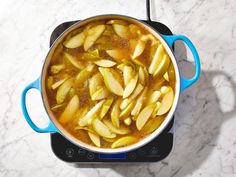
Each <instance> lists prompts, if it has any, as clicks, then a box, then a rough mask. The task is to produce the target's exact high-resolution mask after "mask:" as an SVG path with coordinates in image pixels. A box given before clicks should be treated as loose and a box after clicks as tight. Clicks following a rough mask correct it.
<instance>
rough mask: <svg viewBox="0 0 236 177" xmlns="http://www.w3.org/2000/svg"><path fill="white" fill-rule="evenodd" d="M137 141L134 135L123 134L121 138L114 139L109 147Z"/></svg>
mask: <svg viewBox="0 0 236 177" xmlns="http://www.w3.org/2000/svg"><path fill="white" fill-rule="evenodd" d="M137 141H138V138H136V137H134V136H124V137H122V138H119V139H117V140H116V141H114V142H113V143H112V145H111V148H113V149H114V148H118V147H123V146H128V145H130V144H133V143H135V142H137Z"/></svg>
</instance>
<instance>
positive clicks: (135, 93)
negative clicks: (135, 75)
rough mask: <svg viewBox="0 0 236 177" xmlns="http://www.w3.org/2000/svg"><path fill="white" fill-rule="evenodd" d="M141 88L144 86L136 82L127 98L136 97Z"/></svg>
mask: <svg viewBox="0 0 236 177" xmlns="http://www.w3.org/2000/svg"><path fill="white" fill-rule="evenodd" d="M143 88H144V87H143V86H142V84H140V83H138V85H137V86H136V88H135V89H134V91H133V93H132V94H131V95H130V96H129V99H131V100H133V99H134V98H136V97H137V96H138V95H139V94H140V93H141V92H142V90H143Z"/></svg>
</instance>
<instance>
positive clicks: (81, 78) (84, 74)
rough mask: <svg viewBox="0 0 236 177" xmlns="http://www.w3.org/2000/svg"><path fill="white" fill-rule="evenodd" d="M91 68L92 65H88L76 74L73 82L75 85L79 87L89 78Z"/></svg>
mask: <svg viewBox="0 0 236 177" xmlns="http://www.w3.org/2000/svg"><path fill="white" fill-rule="evenodd" d="M93 68H94V65H89V66H87V67H86V68H84V69H82V70H81V71H80V72H79V73H78V74H77V75H76V77H75V84H76V86H77V87H81V86H82V85H83V83H84V82H85V81H86V80H88V79H89V77H90V76H91V75H92V71H93Z"/></svg>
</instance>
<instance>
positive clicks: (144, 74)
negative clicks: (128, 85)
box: [138, 66, 149, 85]
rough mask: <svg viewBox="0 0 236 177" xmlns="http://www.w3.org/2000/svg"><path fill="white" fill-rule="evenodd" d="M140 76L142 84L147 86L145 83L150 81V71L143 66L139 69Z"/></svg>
mask: <svg viewBox="0 0 236 177" xmlns="http://www.w3.org/2000/svg"><path fill="white" fill-rule="evenodd" d="M138 76H139V80H140V82H141V84H142V85H145V83H146V82H147V81H148V79H149V75H148V71H147V69H146V67H142V66H140V67H139V70H138Z"/></svg>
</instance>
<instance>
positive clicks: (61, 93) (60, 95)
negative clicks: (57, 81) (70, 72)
mask: <svg viewBox="0 0 236 177" xmlns="http://www.w3.org/2000/svg"><path fill="white" fill-rule="evenodd" d="M73 83H74V79H73V78H71V79H67V80H66V81H65V82H63V84H61V86H60V87H59V89H58V90H57V95H56V101H57V104H61V103H63V102H64V100H65V99H66V96H67V94H68V92H69V91H70V89H71V87H72V86H73Z"/></svg>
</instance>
